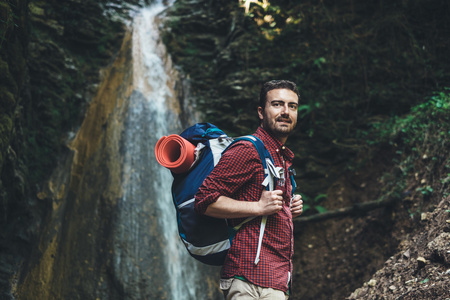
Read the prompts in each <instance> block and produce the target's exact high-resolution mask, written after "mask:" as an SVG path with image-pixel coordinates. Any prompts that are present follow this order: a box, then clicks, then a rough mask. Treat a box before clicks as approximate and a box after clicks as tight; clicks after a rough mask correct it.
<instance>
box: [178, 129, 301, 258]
mask: <svg viewBox="0 0 450 300" xmlns="http://www.w3.org/2000/svg"><path fill="white" fill-rule="evenodd" d="M180 136H181V137H183V138H185V139H187V140H188V141H189V142H191V143H192V144H194V145H196V146H197V149H198V148H201V147H203V148H202V149H201V151H200V152H199V155H198V157H197V159H196V161H195V162H194V163H193V165H192V166H191V168H190V169H189V171H187V172H186V173H182V174H175V173H172V175H173V177H174V180H173V183H172V198H173V203H174V205H175V208H176V212H177V221H178V232H179V235H180V237H181V240H182V241H183V243H184V245H185V246H186V249H187V250H188V252H189V254H190V255H191V256H192V257H194V258H196V259H197V260H199V261H201V262H202V263H205V264H208V265H215V266H220V265H222V264H223V262H224V260H225V256H226V254H227V251H228V249H229V248H230V246H231V242H232V239H233V237H234V235H235V234H236V231H237V230H238V229H239V228H240V227H241V226H242V225H243V224H244V223H246V222H248V221H250V220H251V219H253V218H248V219H246V220H245V221H244V222H242V223H241V224H239V225H238V226H236V227H233V228H232V227H230V226H229V225H228V224H227V221H226V220H225V219H218V218H213V217H208V216H206V215H200V214H197V213H196V212H195V210H194V200H195V199H194V196H195V194H196V193H197V190H198V189H199V187H200V186H201V184H202V183H203V180H204V179H205V178H206V177H207V176H208V174H209V173H210V172H211V171H212V169H213V168H214V166H215V165H216V164H217V162H218V161H219V159H220V157H221V155H222V153H223V152H224V151H226V149H227V147H229V146H230V145H231V144H232V143H235V142H237V141H241V140H247V141H250V142H252V143H253V145H255V147H256V149H257V151H258V153H259V156H260V158H261V162H262V164H263V167H264V170H265V174H266V175H265V176H266V180H264V182H263V185H264V186H265V187H266V189H267V190H272V189H273V187H274V186H275V182H276V180H277V178H280V176H279V174H280V172H279V169H280V168H275V167H274V165H273V159H272V157H271V156H270V153H269V151H268V150H267V149H266V148H265V146H264V144H263V142H262V141H261V140H260V139H258V138H257V137H255V136H244V137H239V138H236V139H233V138H230V137H228V136H227V135H226V134H225V133H224V132H223V131H222V130H221V129H219V128H217V127H216V126H215V125H212V124H210V123H197V124H195V125H193V126H191V127H189V128H187V129H186V130H184V131H183V132H182V133H181V134H180ZM199 143H201V144H202V145H200V147H199ZM291 181H292V184H293V188H295V182H294V181H293V180H292V175H291ZM262 219H263V220H262V222H261V230H260V239H259V247H258V253H257V256H256V259H255V264H257V263H258V261H259V253H260V248H261V243H262V236H263V234H264V228H265V224H266V221H267V216H266V217H263V218H262Z"/></svg>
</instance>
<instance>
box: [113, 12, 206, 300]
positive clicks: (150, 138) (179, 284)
mask: <svg viewBox="0 0 450 300" xmlns="http://www.w3.org/2000/svg"><path fill="white" fill-rule="evenodd" d="M164 8H165V7H164V5H163V4H161V3H159V4H154V5H152V6H150V7H147V8H144V9H142V10H141V12H140V13H139V14H138V15H137V16H136V17H135V19H134V23H133V29H132V30H133V35H132V57H133V58H132V59H133V92H132V95H131V97H130V99H129V108H128V113H127V116H126V120H125V124H124V128H125V129H124V132H123V137H122V141H123V142H122V146H121V147H122V151H123V153H124V161H123V166H124V167H123V191H124V194H123V197H122V198H121V199H120V200H119V202H120V203H119V204H118V207H119V211H118V213H117V214H118V216H117V218H118V220H119V222H118V223H119V224H122V225H120V226H121V229H118V230H117V231H118V233H117V234H116V235H118V237H117V238H116V240H115V253H116V255H115V261H114V269H115V273H116V274H118V275H116V277H118V281H119V282H120V283H121V285H122V288H123V290H124V294H125V295H126V296H127V298H128V297H129V298H130V299H153V298H155V297H156V296H155V295H158V296H159V297H161V298H162V297H164V299H173V300H188V299H201V298H202V297H199V296H198V295H196V293H197V292H198V289H199V288H200V287H199V281H201V280H204V277H203V278H202V276H204V275H201V274H197V273H198V271H197V270H198V268H197V266H198V264H197V263H196V262H195V261H194V260H193V259H192V258H191V257H190V256H189V255H188V253H187V251H186V250H185V248H184V245H183V244H182V243H181V241H180V239H179V237H178V231H177V221H176V216H175V208H174V206H173V202H172V198H171V192H170V191H171V184H172V176H171V174H170V172H169V171H168V170H167V169H165V168H162V167H161V166H159V165H158V164H157V162H156V159H155V156H154V147H155V144H156V142H157V140H158V139H159V138H160V137H161V136H164V135H168V134H171V133H179V132H181V122H180V120H179V113H180V108H179V104H178V102H177V95H176V94H175V92H174V86H175V84H176V79H177V78H175V77H176V76H174V73H175V72H174V70H173V68H172V66H171V62H170V58H168V57H167V54H166V50H165V47H164V45H163V44H162V43H161V41H160V37H159V33H158V28H157V24H156V22H155V17H156V16H157V15H158V14H159V13H160V12H162V11H163V10H164ZM129 286H139V287H140V288H139V291H136V290H135V289H128V288H127V287H129ZM204 292H205V291H204ZM152 297H153V298H152ZM155 299H156V298H155Z"/></svg>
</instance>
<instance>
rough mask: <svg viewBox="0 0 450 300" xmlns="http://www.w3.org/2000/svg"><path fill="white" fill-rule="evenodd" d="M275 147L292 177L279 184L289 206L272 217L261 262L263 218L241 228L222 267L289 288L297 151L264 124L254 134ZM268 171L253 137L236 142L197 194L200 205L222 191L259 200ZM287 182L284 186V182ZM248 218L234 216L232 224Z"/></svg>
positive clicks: (226, 273)
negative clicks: (281, 141) (259, 249)
mask: <svg viewBox="0 0 450 300" xmlns="http://www.w3.org/2000/svg"><path fill="white" fill-rule="evenodd" d="M254 135H255V136H257V137H258V138H260V139H261V140H262V141H263V143H264V145H265V146H266V148H267V149H268V150H269V152H270V154H271V155H272V158H273V160H274V163H275V166H276V167H281V166H284V172H285V174H287V176H285V177H287V179H286V180H285V181H284V182H280V181H278V184H277V186H276V189H278V190H282V191H283V198H284V205H283V209H282V210H281V211H279V212H278V213H276V214H273V215H270V216H269V217H268V218H267V224H266V229H265V231H264V237H263V244H262V248H261V255H260V261H259V263H258V264H257V265H255V264H254V261H255V257H256V252H257V248H258V238H259V231H260V225H261V218H262V217H257V218H255V219H253V220H252V221H250V222H248V223H246V224H244V225H243V226H242V227H241V229H239V230H238V232H237V234H236V236H235V238H234V239H233V243H232V246H231V248H230V250H229V251H228V255H227V257H226V260H225V263H224V265H223V267H222V272H221V277H222V278H232V277H234V276H243V277H245V278H246V279H247V280H248V281H250V282H251V283H253V284H255V285H258V286H261V287H270V288H274V289H278V290H281V291H283V292H287V290H288V282H289V281H290V278H291V277H290V274H291V273H292V255H293V252H294V239H293V231H292V228H293V225H292V214H291V211H290V209H289V205H290V200H291V194H292V185H291V181H290V180H289V172H288V168H289V167H290V166H291V165H292V160H293V158H294V154H293V153H292V151H291V150H289V149H288V148H286V147H285V146H284V145H283V144H281V143H280V142H279V141H278V140H277V139H275V138H273V137H272V136H270V135H269V134H268V133H267V132H266V131H265V130H264V129H262V128H261V127H259V128H258V129H257V131H256V132H255V134H254ZM263 180H264V170H263V166H262V163H261V159H260V157H259V155H258V152H257V151H256V148H255V147H254V146H253V145H252V144H251V143H250V142H248V141H240V142H237V143H236V144H234V146H232V147H230V148H229V149H228V150H227V151H226V152H225V153H224V154H223V155H222V157H221V159H220V161H219V163H218V164H217V165H216V167H215V168H214V169H213V171H212V172H211V173H210V175H209V176H208V177H207V178H206V179H205V181H204V182H203V184H202V186H201V187H200V189H199V191H198V193H197V195H196V196H195V198H196V201H195V209H196V210H197V212H198V213H200V214H204V213H205V211H206V208H207V207H208V205H210V204H211V203H213V202H215V201H216V200H217V198H219V196H221V195H222V196H227V197H230V198H233V199H237V200H241V201H258V200H259V199H260V197H261V193H262V191H263V190H264V188H263V186H262V182H263ZM280 184H281V185H280ZM242 220H243V219H231V220H229V221H230V222H231V225H232V226H235V225H237V224H239V223H240V222H241V221H242Z"/></svg>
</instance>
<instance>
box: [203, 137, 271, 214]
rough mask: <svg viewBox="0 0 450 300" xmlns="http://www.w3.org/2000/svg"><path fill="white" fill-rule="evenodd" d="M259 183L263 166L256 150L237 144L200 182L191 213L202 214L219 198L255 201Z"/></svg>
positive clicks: (259, 191)
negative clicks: (194, 211) (201, 182)
mask: <svg viewBox="0 0 450 300" xmlns="http://www.w3.org/2000/svg"><path fill="white" fill-rule="evenodd" d="M263 180H264V172H263V167H262V163H261V159H260V158H259V155H258V152H257V151H256V148H255V147H254V146H253V145H252V144H251V143H250V142H247V141H240V142H237V143H235V144H233V145H232V146H231V147H230V148H229V149H228V150H227V151H226V152H225V153H224V154H223V155H222V157H221V158H220V160H219V162H218V163H217V165H216V166H215V167H214V169H213V170H212V171H211V173H210V174H209V175H208V176H207V177H206V179H205V180H204V181H203V184H202V185H201V186H200V188H199V190H198V192H197V194H196V195H195V210H196V212H197V213H199V214H204V213H205V211H206V209H207V208H208V206H209V205H210V204H212V203H214V202H216V201H217V199H218V198H219V197H220V196H227V197H230V198H233V199H236V200H244V201H258V200H259V198H260V196H261V192H262V189H261V183H262V181H263ZM244 192H245V195H246V196H245V199H244V197H243V195H244Z"/></svg>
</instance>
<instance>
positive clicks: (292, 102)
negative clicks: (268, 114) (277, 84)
mask: <svg viewBox="0 0 450 300" xmlns="http://www.w3.org/2000/svg"><path fill="white" fill-rule="evenodd" d="M274 102H283V103H286V101H284V100H276V99H275V100H272V101H270V103H274ZM287 103H288V104H296V105H298V102H294V101H291V102H287Z"/></svg>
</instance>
